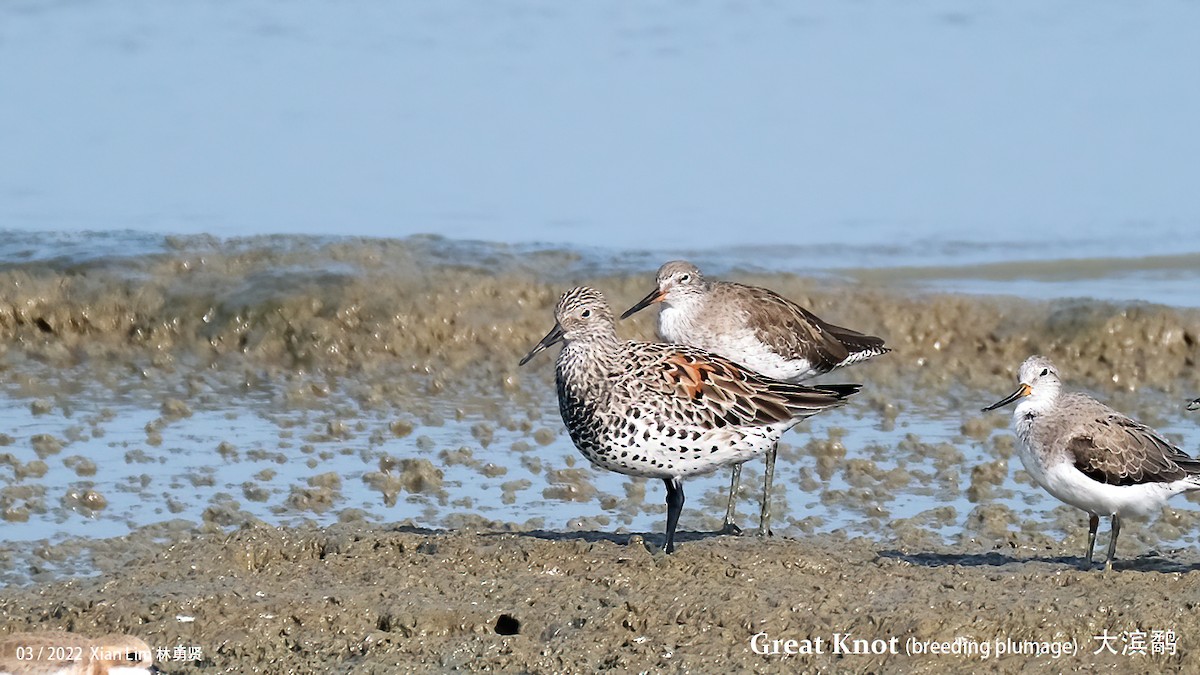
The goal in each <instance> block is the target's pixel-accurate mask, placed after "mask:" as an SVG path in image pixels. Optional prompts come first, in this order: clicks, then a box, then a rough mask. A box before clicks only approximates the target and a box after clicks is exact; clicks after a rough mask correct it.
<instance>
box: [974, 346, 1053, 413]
mask: <svg viewBox="0 0 1200 675" xmlns="http://www.w3.org/2000/svg"><path fill="white" fill-rule="evenodd" d="M1017 381H1018V382H1020V384H1021V386H1019V387H1017V390H1016V391H1014V392H1013V393H1012V394H1009V395H1008V396H1006V397H1005V398H1002V399H1000V400H999V401H996V402H995V403H993V404H992V405H989V406H988V407H986V408H984V409H983V411H984V412H987V411H989V410H995V409H996V408H1003V407H1004V406H1006V405H1008V404H1010V403H1013V402H1016V401H1018V400H1020V399H1023V398H1026V397H1030V398H1032V399H1033V400H1038V401H1045V400H1053V399H1054V398H1056V397H1057V396H1058V393H1059V391H1060V390H1061V389H1062V380H1060V379H1059V376H1058V368H1057V367H1055V365H1054V364H1053V363H1051V362H1050V359H1048V358H1046V357H1044V356H1031V357H1029V358H1027V359H1025V363H1022V364H1021V369H1020V370H1018V371H1017Z"/></svg>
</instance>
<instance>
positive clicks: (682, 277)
mask: <svg viewBox="0 0 1200 675" xmlns="http://www.w3.org/2000/svg"><path fill="white" fill-rule="evenodd" d="M679 280H680V281H682V282H683V283H685V284H686V283H687V282H689V281H691V280H692V275H690V274H685V275H683V276H681V277H679Z"/></svg>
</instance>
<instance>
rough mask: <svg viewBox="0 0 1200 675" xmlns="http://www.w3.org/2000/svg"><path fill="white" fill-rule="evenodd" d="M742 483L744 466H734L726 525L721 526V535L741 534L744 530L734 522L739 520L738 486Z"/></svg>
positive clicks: (730, 480) (730, 481) (726, 512)
mask: <svg viewBox="0 0 1200 675" xmlns="http://www.w3.org/2000/svg"><path fill="white" fill-rule="evenodd" d="M741 482H742V465H741V464H734V465H733V475H732V476H731V477H730V479H729V506H727V507H726V508H725V524H724V525H723V526H721V532H720V534H741V533H742V528H740V527H738V526H737V523H735V522H733V521H734V520H735V519H736V518H737V495H738V485H740V484H741Z"/></svg>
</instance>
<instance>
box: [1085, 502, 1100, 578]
mask: <svg viewBox="0 0 1200 675" xmlns="http://www.w3.org/2000/svg"><path fill="white" fill-rule="evenodd" d="M1099 528H1100V516H1098V515H1096V514H1094V513H1089V514H1088V557H1087V561H1088V567H1091V565H1092V552H1093V551H1095V550H1096V530H1097V529H1099Z"/></svg>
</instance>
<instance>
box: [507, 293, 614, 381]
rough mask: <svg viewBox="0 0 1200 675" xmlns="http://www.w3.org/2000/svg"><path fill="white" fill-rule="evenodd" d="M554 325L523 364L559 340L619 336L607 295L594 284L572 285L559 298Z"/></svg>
mask: <svg viewBox="0 0 1200 675" xmlns="http://www.w3.org/2000/svg"><path fill="white" fill-rule="evenodd" d="M554 319H555V323H554V328H551V329H550V332H549V333H547V334H546V337H544V338H542V340H541V342H538V343H537V344H536V345H535V346H534V347H533V349H532V350H530V352H529V353H528V354H526V355H525V358H523V359H521V362H520V365H522V366H523V365H525V364H526V363H528V362H529V360H530V359H532V358H533V357H534V356H535V355H536V354H537V353H538V352H540V351H542V350H543V349H546V348H547V347H551V346H553V345H554V344H556V343H557V342H560V341H562V340H566V341H567V342H575V341H586V340H614V341H615V340H616V338H617V329H616V322H615V321H614V320H613V315H612V310H611V309H609V307H608V301H607V300H605V299H604V295H603V294H601V293H600V291H597V290H596V289H594V288H588V287H587V286H579V287H577V288H572V289H571V290H569V291H567V292H566V293H563V294H562V297H560V298H559V299H558V305H556V306H555V307H554Z"/></svg>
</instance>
